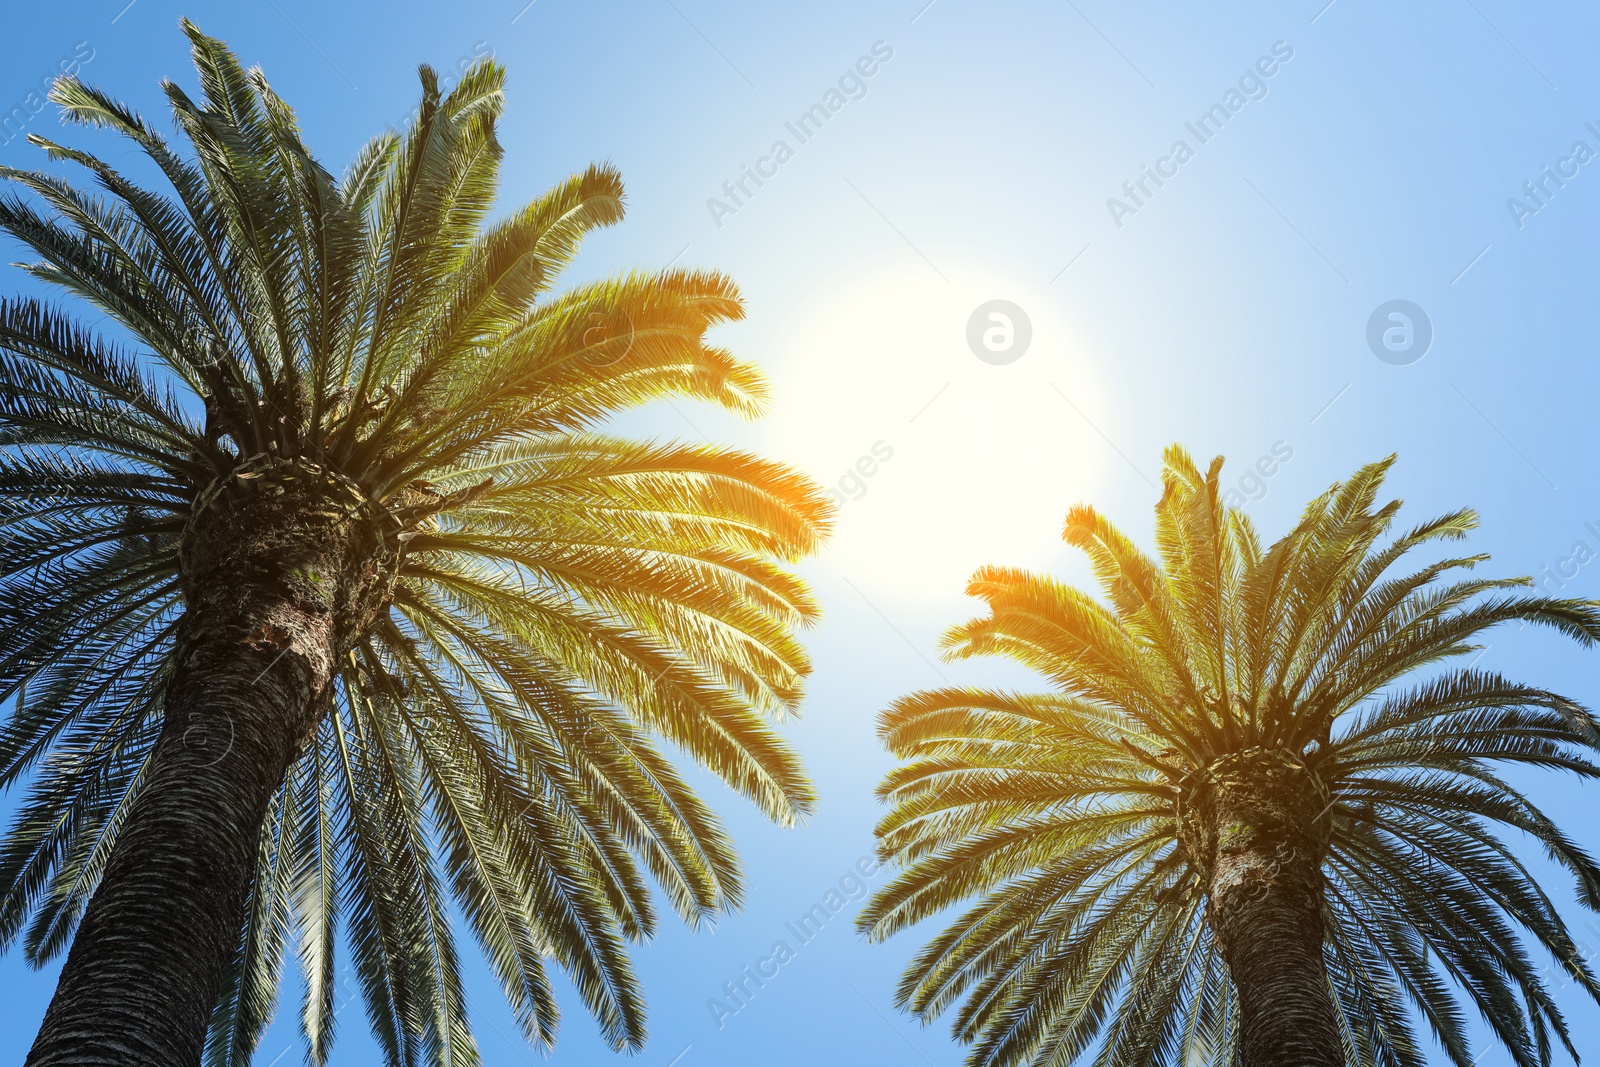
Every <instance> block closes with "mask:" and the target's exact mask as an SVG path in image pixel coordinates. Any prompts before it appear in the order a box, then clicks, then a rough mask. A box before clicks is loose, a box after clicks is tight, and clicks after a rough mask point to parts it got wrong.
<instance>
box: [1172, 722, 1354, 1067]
mask: <svg viewBox="0 0 1600 1067" xmlns="http://www.w3.org/2000/svg"><path fill="white" fill-rule="evenodd" d="M1326 798H1327V794H1326V791H1325V790H1320V789H1319V788H1317V786H1316V783H1315V780H1314V778H1313V776H1312V775H1311V774H1310V773H1309V772H1308V771H1307V770H1306V768H1305V765H1304V764H1303V763H1301V762H1300V761H1299V760H1298V759H1296V758H1294V757H1292V756H1289V755H1288V754H1285V753H1277V752H1262V751H1261V750H1253V751H1250V752H1247V753H1242V754H1240V756H1239V757H1236V758H1234V759H1233V760H1231V761H1230V765H1229V766H1226V767H1218V766H1213V768H1211V769H1210V774H1209V776H1208V780H1207V781H1206V782H1205V783H1204V785H1203V787H1201V788H1199V789H1198V790H1196V796H1195V798H1194V800H1193V801H1192V802H1191V807H1190V808H1189V811H1190V812H1191V815H1190V816H1189V817H1188V818H1187V819H1186V820H1185V821H1186V822H1187V824H1188V826H1187V827H1186V830H1185V833H1184V842H1185V847H1186V848H1187V849H1189V850H1190V852H1191V855H1193V856H1195V857H1196V858H1198V860H1199V862H1200V867H1201V869H1202V870H1203V871H1205V872H1206V879H1207V891H1208V893H1207V895H1208V911H1207V918H1208V921H1209V922H1210V925H1211V930H1212V933H1213V934H1214V935H1215V937H1216V939H1217V945H1218V947H1219V948H1220V949H1221V951H1222V955H1223V959H1224V960H1226V961H1227V964H1228V968H1229V971H1230V973H1231V974H1232V977H1233V984H1234V988H1235V990H1236V991H1237V993H1238V996H1239V1017H1240V1033H1239V1062H1240V1064H1241V1065H1242V1067H1345V1058H1344V1046H1343V1042H1342V1040H1341V1038H1340V1033H1339V1024H1338V1019H1337V1017H1336V1015H1335V1014H1334V1003H1333V991H1332V987H1331V986H1330V984H1329V980H1328V971H1327V966H1326V964H1325V963H1324V962H1323V957H1322V946H1323V937H1324V932H1325V928H1324V925H1323V878H1322V860H1323V857H1324V855H1325V853H1326V851H1327V837H1326V831H1325V830H1324V829H1323V826H1324V825H1325V820H1324V819H1323V818H1321V817H1322V816H1323V815H1325V813H1326Z"/></svg>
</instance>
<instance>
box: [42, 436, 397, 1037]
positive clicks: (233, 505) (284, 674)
mask: <svg viewBox="0 0 1600 1067" xmlns="http://www.w3.org/2000/svg"><path fill="white" fill-rule="evenodd" d="M255 480H257V481H260V482H273V481H277V482H279V483H281V485H279V486H276V487H274V488H272V489H270V490H265V489H262V488H261V487H260V486H259V485H256V486H255V487H253V488H252V489H251V490H250V493H249V494H241V493H240V492H239V491H237V489H235V491H234V492H233V493H232V494H231V495H230V494H229V493H226V492H224V491H223V489H226V488H227V487H226V486H224V487H222V488H219V490H218V491H217V492H216V493H214V494H212V495H211V499H209V500H206V501H203V502H202V507H201V508H200V509H198V510H197V515H200V516H201V520H200V521H199V522H195V521H193V520H192V521H191V529H190V531H189V532H187V533H186V535H185V549H184V552H185V572H186V573H185V600H186V610H185V615H184V618H183V622H182V625H181V626H180V633H179V636H178V640H177V645H176V650H175V653H174V659H173V663H174V670H173V675H172V677H171V679H170V680H169V682H168V685H167V692H166V702H165V706H164V721H163V723H162V727H161V733H160V735H159V737H158V739H157V741H156V746H155V751H154V754H153V757H152V759H151V763H150V767H149V770H148V771H147V772H146V773H147V775H148V778H147V780H146V781H145V782H144V783H143V785H142V786H141V789H140V792H139V794H138V796H137V797H136V798H135V800H134V804H133V807H132V809H131V810H130V812H129V816H128V821H127V823H126V824H125V826H124V827H123V829H122V832H121V833H120V834H119V835H118V838H117V841H116V844H115V846H114V848H113V849H112V853H111V857H110V859H109V861H108V862H107V865H106V870H105V874H104V877H103V878H102V879H101V882H100V885H99V887H98V889H97V890H96V892H95V894H94V896H93V898H92V899H91V900H90V902H89V905H88V907H87V908H86V909H85V911H84V916H83V921H82V923H81V925H80V926H79V927H78V931H77V936H76V937H75V938H74V939H73V943H72V950H71V952H70V953H69V954H68V956H67V962H66V966H65V968H64V969H63V970H62V972H61V981H60V984H59V985H58V986H57V988H56V994H55V997H54V999H53V1000H52V1001H51V1003H50V1007H49V1010H48V1011H47V1012H46V1014H45V1018H44V1023H43V1025H42V1026H41V1028H40V1030H39V1035H38V1037H37V1038H36V1039H35V1041H34V1045H33V1049H32V1051H30V1052H29V1054H28V1059H27V1067H46V1065H48V1067H64V1065H72V1067H88V1065H96V1067H98V1065H107V1067H109V1065H113V1064H115V1065H118V1067H146V1065H148V1067H198V1065H199V1063H200V1060H201V1055H202V1053H203V1051H204V1045H205V1037H206V1030H207V1026H208V1023H209V1020H210V1017H211V1012H212V1008H213V1006H214V1005H215V1003H216V1001H217V998H218V995H219V994H220V992H221V989H222V984H223V981H224V979H225V977H226V975H227V971H228V968H229V966H230V964H231V963H232V961H233V957H234V953H235V951H236V950H237V946H238V944H239V939H240V933H241V929H242V926H243V922H244V906H245V901H246V899H247V894H248V891H249V887H250V883H251V878H252V876H253V875H254V868H255V859H256V854H257V851H256V850H257V844H258V841H259V837H260V832H261V825H262V821H263V820H264V818H265V816H266V811H267V807H268V804H269V802H270V801H271V799H272V797H273V795H274V793H275V792H276V791H277V790H278V788H279V787H280V785H281V784H282V782H283V779H284V775H285V773H286V772H287V770H288V768H289V766H290V764H291V763H292V762H293V761H294V760H295V759H296V758H297V757H298V756H299V754H300V753H301V751H302V750H303V748H304V747H305V745H306V744H307V742H308V741H309V740H310V738H311V737H312V736H313V734H314V731H315V729H316V725H317V722H318V721H319V719H320V718H321V715H322V713H323V710H324V709H325V708H326V707H327V706H328V700H329V695H330V685H331V679H332V677H333V673H334V664H335V662H336V660H337V657H338V656H339V655H340V654H341V652H342V650H343V648H344V647H345V644H344V639H345V635H347V634H349V633H351V632H354V630H353V629H352V620H355V622H356V623H359V621H360V620H361V619H364V618H370V617H371V612H372V611H373V610H374V608H375V605H376V603H378V602H380V601H381V599H382V598H383V597H384V596H386V595H387V588H388V587H387V586H386V585H385V575H387V574H392V573H393V563H394V558H395V557H394V554H393V553H392V552H385V551H383V550H382V543H383V538H382V536H381V535H376V539H374V538H375V535H374V532H373V527H372V526H371V525H370V524H363V523H360V522H352V521H351V520H352V518H353V516H352V515H351V514H348V513H341V512H340V511H339V509H338V508H335V507H330V505H329V490H328V486H327V484H326V483H324V482H319V481H318V479H315V478H307V477H306V471H305V469H304V467H303V466H299V467H294V468H293V469H290V465H287V464H284V465H280V469H277V470H268V471H267V472H265V474H264V475H261V476H258V477H257V478H255ZM335 488H336V489H337V488H338V487H337V486H336V487H335ZM374 561H377V562H376V564H375V562H374Z"/></svg>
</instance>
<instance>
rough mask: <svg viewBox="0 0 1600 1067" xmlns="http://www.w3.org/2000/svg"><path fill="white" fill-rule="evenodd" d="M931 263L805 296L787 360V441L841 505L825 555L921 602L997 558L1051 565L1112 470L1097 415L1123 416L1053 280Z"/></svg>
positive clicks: (858, 577) (778, 432)
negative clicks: (1067, 522) (1082, 503)
mask: <svg viewBox="0 0 1600 1067" xmlns="http://www.w3.org/2000/svg"><path fill="white" fill-rule="evenodd" d="M929 255H930V257H931V258H932V259H933V260H934V262H935V263H937V264H938V267H937V269H935V268H932V267H930V265H929V264H928V263H926V262H924V261H922V260H921V259H919V258H916V257H908V258H907V259H906V260H904V261H901V262H897V263H894V264H892V265H885V266H881V267H879V268H878V269H876V270H873V271H871V272H867V273H863V274H861V275H858V276H856V277H853V278H850V279H849V280H847V281H842V282H840V283H838V284H837V285H835V286H834V287H833V288H831V289H830V290H829V291H827V292H825V293H821V294H818V295H817V296H816V298H815V299H813V300H810V301H807V302H806V305H805V306H806V308H807V310H806V311H805V312H804V313H803V314H801V315H799V316H797V318H796V320H795V321H794V322H792V323H790V324H789V326H788V328H787V330H786V332H785V335H784V337H783V342H782V346H781V347H782V351H781V352H779V353H774V355H775V356H777V357H778V358H775V359H774V360H773V361H772V365H773V366H778V367H784V368H793V369H792V370H790V371H788V372H787V374H786V375H785V376H784V378H783V380H781V381H780V382H778V383H777V385H778V388H777V390H776V393H777V397H778V403H777V407H776V408H775V410H774V412H773V415H772V419H771V421H770V423H769V426H770V427H771V432H772V433H773V435H774V440H773V442H772V443H773V446H774V447H775V448H776V449H777V450H778V451H779V453H780V454H782V455H785V456H787V457H789V458H790V459H792V460H793V461H795V462H797V463H799V464H800V465H801V466H802V467H803V468H804V469H805V470H807V471H809V472H810V473H811V474H812V475H813V476H814V477H816V478H817V479H818V481H820V482H821V483H822V484H823V485H824V486H826V487H827V489H828V490H829V492H830V493H831V494H832V495H833V497H834V499H835V501H836V502H837V504H838V506H839V514H838V525H837V529H836V532H835V535H834V539H833V541H832V543H831V545H830V548H829V550H828V552H827V555H826V557H825V558H826V562H828V563H829V564H831V565H832V566H833V567H835V568H837V569H838V570H839V571H840V572H841V573H843V575H844V576H845V577H846V578H848V579H850V581H852V582H853V583H855V584H857V585H858V586H863V587H865V586H868V585H870V586H872V587H874V588H877V589H879V590H881V591H885V592H888V593H890V594H892V595H893V596H895V597H896V598H897V599H908V600H924V599H935V598H939V599H943V598H946V597H948V596H950V595H951V594H953V593H955V592H957V591H958V590H960V589H961V588H962V587H963V586H964V584H965V582H966V580H967V578H968V577H969V576H970V575H971V573H972V571H973V570H974V569H975V568H976V567H978V566H979V565H981V564H984V563H995V564H1006V565H1017V566H1026V567H1038V566H1041V565H1042V564H1044V563H1046V562H1047V561H1048V560H1049V559H1050V557H1051V556H1052V555H1053V554H1054V553H1055V552H1057V551H1058V550H1059V548H1060V536H1059V535H1060V529H1061V522H1062V519H1063V517H1064V515H1065V513H1066V510H1067V508H1068V507H1069V506H1070V505H1071V504H1072V503H1074V502H1075V501H1078V500H1083V499H1090V498H1093V497H1094V496H1095V495H1096V490H1097V488H1098V487H1099V486H1100V485H1101V484H1102V482H1103V479H1104V478H1105V477H1106V476H1107V473H1108V472H1107V470H1106V459H1105V456H1106V453H1107V452H1108V446H1107V444H1106V442H1105V440H1104V439H1102V438H1101V437H1100V436H1099V434H1098V433H1097V431H1096V430H1095V428H1094V426H1093V425H1091V424H1090V423H1089V422H1088V421H1087V420H1086V418H1085V414H1084V413H1088V414H1089V415H1090V417H1092V418H1094V419H1095V420H1096V422H1097V423H1098V424H1100V425H1101V428H1102V429H1104V428H1105V426H1104V423H1103V421H1102V420H1108V419H1115V418H1116V412H1115V411H1112V410H1108V408H1107V407H1106V402H1105V397H1104V393H1103V391H1102V389H1101V387H1100V381H1099V376H1098V374H1097V372H1096V367H1095V355H1094V353H1093V352H1091V351H1088V350H1087V349H1086V346H1085V345H1084V344H1083V343H1082V342H1081V339H1080V337H1079V336H1078V334H1077V332H1076V331H1075V330H1074V328H1073V324H1072V323H1071V322H1069V321H1066V320H1065V319H1064V318H1063V317H1062V316H1061V315H1059V314H1058V313H1057V312H1056V311H1055V310H1054V308H1053V307H1052V301H1051V300H1050V299H1049V297H1048V295H1047V294H1048V291H1047V290H1046V289H1045V287H1043V286H1041V285H1038V284H1027V283H1022V282H1019V281H1018V280H1017V278H1016V277H1013V276H1008V274H1007V272H1004V271H998V270H994V269H989V268H986V267H982V266H978V265H976V264H973V263H970V262H969V263H967V264H965V265H963V264H962V263H961V262H959V261H957V259H956V257H955V256H954V255H952V254H951V252H949V251H948V250H945V251H942V252H937V253H936V252H934V251H933V250H929ZM941 274H943V276H944V278H948V281H946V280H943V279H942V278H941V277H940V275H941Z"/></svg>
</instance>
